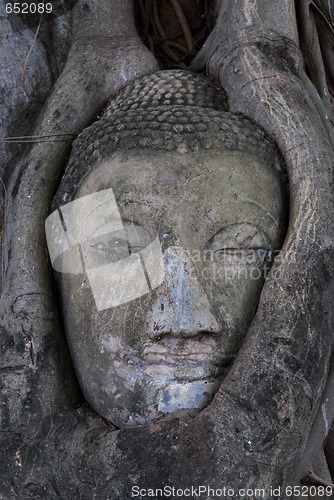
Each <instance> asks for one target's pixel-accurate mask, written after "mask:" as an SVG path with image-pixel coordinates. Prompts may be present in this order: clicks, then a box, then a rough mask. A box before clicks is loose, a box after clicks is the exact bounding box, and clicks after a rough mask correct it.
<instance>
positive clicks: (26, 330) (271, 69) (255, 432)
mask: <svg viewBox="0 0 334 500" xmlns="http://www.w3.org/2000/svg"><path fill="white" fill-rule="evenodd" d="M116 16H117V17H116ZM87 40H90V42H89V43H88V44H87ZM207 47H208V49H207V53H208V64H207V69H208V73H209V74H210V75H211V76H212V77H213V78H216V79H218V80H219V82H220V83H221V85H222V87H223V88H224V89H225V91H226V92H227V95H228V101H229V105H230V109H231V111H233V112H238V113H242V114H243V115H245V116H246V117H248V118H249V119H251V120H252V121H254V122H255V123H257V124H258V125H260V126H261V127H262V128H263V129H264V130H265V131H266V132H267V134H268V135H269V136H270V137H271V138H272V139H273V141H275V142H276V143H277V145H278V147H279V149H280V151H281V153H282V155H283V157H284V161H285V163H286V166H287V168H288V173H289V180H290V193H291V195H290V204H291V206H290V225H289V230H288V234H287V238H286V241H285V244H284V247H283V251H282V254H281V256H280V258H279V259H277V261H276V262H275V264H274V267H273V269H272V272H271V274H270V276H269V279H268V280H267V282H266V284H265V287H264V290H263V294H262V297H261V301H260V304H259V307H258V311H257V314H256V317H255V318H254V321H253V323H252V326H251V328H250V330H249V332H248V334H247V339H246V341H245V343H244V346H243V347H242V349H241V351H240V353H239V356H238V358H237V360H236V362H235V363H234V365H233V367H232V369H231V371H230V373H229V375H228V377H227V379H226V380H225V381H224V383H223V385H222V387H221V389H220V391H219V393H218V394H217V396H216V397H215V399H214V401H213V402H212V404H211V405H210V406H209V407H207V408H206V409H204V410H203V411H201V412H199V413H196V412H195V413H192V412H180V413H176V414H175V415H173V416H172V417H171V418H166V419H164V420H161V421H159V422H157V423H155V424H151V425H147V426H138V427H135V428H131V429H123V430H116V429H113V428H112V426H111V425H110V424H108V423H107V422H106V421H104V420H103V419H102V418H101V417H99V416H98V415H97V414H96V413H95V412H93V411H92V410H91V409H90V408H89V407H87V405H85V404H84V403H83V402H82V399H81V397H80V392H79V391H78V388H77V387H76V385H75V377H74V375H73V371H72V366H71V362H70V359H69V356H68V353H67V348H66V345H65V341H64V337H63V333H62V326H61V321H60V319H59V317H58V313H57V308H56V300H57V299H56V298H55V296H54V289H53V283H52V279H51V272H50V266H49V261H48V259H47V254H46V245H45V236H44V222H45V219H46V217H47V215H48V213H49V207H50V203H51V199H52V197H53V195H54V193H55V190H56V188H57V185H58V183H59V180H60V177H61V174H62V169H63V166H64V163H65V161H66V157H67V155H68V152H69V149H70V141H68V142H67V141H66V140H65V141H61V142H60V141H58V142H57V141H54V142H42V143H38V144H36V145H34V146H33V147H32V148H31V149H30V151H29V152H27V154H26V156H25V157H24V158H23V159H22V160H21V162H20V163H19V165H18V167H17V169H16V170H15V172H14V173H13V176H12V179H11V183H10V186H9V189H8V205H7V206H8V208H7V220H6V234H5V270H6V271H5V280H4V287H3V295H2V299H1V304H0V307H1V343H2V348H3V352H4V353H5V354H4V356H3V357H2V360H1V362H2V368H1V372H2V383H3V394H2V398H3V399H2V403H3V404H2V405H1V408H2V421H3V424H2V427H3V431H4V432H3V437H2V447H3V450H4V453H5V457H6V460H5V461H3V462H2V463H1V465H0V470H1V475H2V478H3V486H2V488H3V489H2V494H3V495H4V497H5V498H6V499H7V498H30V497H33V498H47V499H56V498H64V499H65V498H68V497H69V496H72V497H74V498H78V499H79V498H83V499H85V498H99V499H108V498H110V499H113V500H114V499H115V500H116V499H124V498H128V497H129V496H130V495H131V488H132V487H133V486H134V485H138V486H140V487H141V488H162V487H163V486H164V485H172V486H175V487H177V488H186V487H191V486H194V487H198V486H199V485H201V484H205V485H207V486H210V487H211V488H212V489H218V488H220V489H221V488H223V487H226V488H233V490H234V493H233V495H232V494H231V495H230V497H231V498H239V497H240V495H239V493H238V490H239V489H240V488H245V489H247V488H250V489H253V490H255V489H258V488H263V489H264V490H265V493H266V494H265V498H271V497H272V494H271V493H270V492H271V488H278V487H280V488H282V495H281V497H280V498H282V499H284V498H286V495H285V490H284V488H285V486H287V485H290V486H291V485H292V486H293V485H294V484H295V483H296V482H298V481H299V480H300V479H301V478H302V476H303V475H304V474H305V473H306V472H307V470H306V469H307V468H308V463H305V464H304V462H303V461H302V456H303V453H304V452H305V450H306V451H307V453H308V456H309V461H310V462H312V460H314V458H315V456H316V455H317V450H316V449H315V447H313V446H311V447H307V444H308V442H309V443H310V442H311V441H312V439H311V438H310V433H311V429H312V425H313V424H314V423H315V421H316V419H317V418H320V421H321V415H322V414H323V413H319V409H320V411H322V410H321V408H322V406H323V405H325V411H326V412H327V413H326V415H327V417H328V421H329V422H330V420H331V419H332V415H333V409H332V407H331V406H330V405H327V404H326V397H327V396H326V394H328V393H329V394H331V392H330V391H331V385H328V384H327V380H328V376H329V366H330V359H331V355H332V349H333V326H332V325H333V304H332V303H331V301H330V300H329V299H330V297H333V273H334V263H333V234H334V232H333V224H334V207H333V183H332V179H333V171H332V165H333V160H332V158H333V147H332V145H331V142H330V138H329V136H328V134H327V132H326V129H325V127H324V125H323V121H322V119H321V118H320V116H319V114H318V112H317V110H316V108H315V106H314V103H313V100H312V99H311V97H310V96H309V93H308V90H307V88H306V86H305V73H304V67H303V59H302V55H301V52H300V49H299V46H298V35H297V26H296V19H295V8H294V3H293V2H292V0H285V1H284V0H282V1H280V2H276V3H273V2H269V0H240V1H239V2H234V1H232V0H225V1H224V2H222V3H221V9H220V13H219V17H218V21H217V26H216V28H215V30H214V32H213V34H212V35H211V38H210V41H209V42H208V45H207ZM155 69H156V63H155V61H154V59H153V57H152V56H151V55H150V53H149V52H148V51H147V50H146V49H145V48H144V47H143V45H142V44H141V42H140V41H139V39H138V38H137V35H136V33H135V29H134V25H133V22H132V13H131V3H130V2H117V1H114V2H102V1H100V0H95V1H94V0H86V1H85V2H83V1H81V0H80V1H79V2H78V3H77V5H76V7H75V12H74V32H73V41H72V46H71V49H70V53H69V56H68V60H67V63H66V65H65V68H64V70H63V72H62V74H61V75H60V78H59V79H58V81H57V83H56V85H55V87H54V89H53V91H52V94H51V95H50V97H49V100H48V102H47V103H46V106H45V109H44V111H43V113H42V114H41V117H40V119H39V121H38V123H37V125H36V127H35V130H34V135H45V134H50V135H51V134H57V135H58V139H59V136H60V138H61V139H67V138H68V136H66V134H68V133H70V134H73V135H76V134H77V133H78V132H80V130H82V129H83V128H84V127H85V126H87V125H88V124H89V123H90V122H91V121H92V120H93V119H94V116H95V115H96V114H97V113H98V111H99V110H100V108H101V107H102V105H103V103H104V102H105V101H106V100H107V99H108V98H109V97H110V96H112V95H115V94H116V93H117V91H118V90H119V89H120V88H121V87H122V85H123V84H124V83H126V82H128V81H131V80H132V79H134V78H138V77H140V76H141V75H144V74H146V73H150V72H153V71H154V70H155ZM325 388H326V390H327V391H329V392H327V393H326V392H324V391H325ZM322 398H323V399H322ZM319 415H320V417H319ZM252 496H253V499H254V500H255V499H257V498H263V497H262V496H261V495H260V493H259V492H255V491H254V494H253V495H252ZM209 498H215V494H214V493H211V496H209ZM276 498H277V497H276Z"/></svg>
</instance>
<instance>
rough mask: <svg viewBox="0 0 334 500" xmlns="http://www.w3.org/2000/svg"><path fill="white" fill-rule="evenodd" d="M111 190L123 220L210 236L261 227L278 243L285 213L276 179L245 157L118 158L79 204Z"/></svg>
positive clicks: (96, 174) (86, 188)
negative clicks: (231, 228)
mask: <svg viewBox="0 0 334 500" xmlns="http://www.w3.org/2000/svg"><path fill="white" fill-rule="evenodd" d="M110 188H112V190H113V192H114V195H115V199H116V201H117V204H118V207H119V209H120V212H121V215H122V217H123V218H124V219H128V220H131V221H134V222H136V223H137V224H146V225H149V226H154V227H157V226H161V227H173V228H175V229H177V228H180V230H182V231H184V230H185V229H187V227H188V228H189V230H190V231H196V227H200V228H201V229H202V231H204V232H208V235H209V234H212V233H213V232H214V231H218V230H219V229H220V228H221V227H223V226H224V225H228V224H234V223H240V222H248V223H250V224H255V225H260V226H261V229H262V230H264V231H265V232H266V233H267V234H268V236H269V237H270V238H272V239H276V233H277V232H278V226H279V223H280V218H281V211H282V193H281V185H280V180H279V177H278V174H277V173H276V172H275V171H274V170H273V168H272V167H271V166H268V165H266V164H265V163H264V162H263V160H260V159H258V158H257V157H255V156H254V155H251V154H249V153H246V152H241V151H228V150H226V151H205V152H197V153H194V152H187V153H185V154H182V153H179V152H171V153H167V152H163V155H162V154H159V153H158V152H156V151H152V152H148V151H143V152H138V153H136V154H134V153H132V152H127V154H124V153H123V154H115V155H114V156H112V157H111V158H109V159H107V160H104V161H103V162H102V163H101V164H100V165H97V166H96V167H95V168H94V169H92V171H91V172H90V173H89V174H88V176H87V177H86V178H85V180H84V181H83V183H82V184H81V186H80V188H79V190H78V192H77V195H76V198H78V197H81V196H85V195H87V194H91V193H94V192H97V191H101V190H103V189H110Z"/></svg>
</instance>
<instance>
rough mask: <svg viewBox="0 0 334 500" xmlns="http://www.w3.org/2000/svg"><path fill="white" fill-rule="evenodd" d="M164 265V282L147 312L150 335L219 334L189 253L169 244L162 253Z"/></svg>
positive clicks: (155, 336)
mask: <svg viewBox="0 0 334 500" xmlns="http://www.w3.org/2000/svg"><path fill="white" fill-rule="evenodd" d="M164 268H165V278H164V281H163V283H162V284H161V286H160V287H159V289H157V292H158V296H157V298H156V300H155V302H154V304H153V306H152V309H151V311H150V312H149V315H148V330H149V333H150V336H151V338H153V339H156V338H158V337H161V336H162V335H167V334H169V335H172V336H173V337H179V338H188V337H194V336H195V335H199V334H211V335H212V334H218V333H219V332H220V328H219V325H218V323H217V320H216V319H215V317H214V316H213V314H212V313H211V311H210V304H209V300H208V298H207V296H206V294H205V292H204V290H203V288H202V287H201V285H200V283H199V281H198V276H197V270H196V268H195V266H194V264H193V263H192V261H191V256H190V254H189V252H188V251H186V250H184V249H183V248H182V247H179V246H172V247H169V248H168V249H167V250H166V251H165V253H164Z"/></svg>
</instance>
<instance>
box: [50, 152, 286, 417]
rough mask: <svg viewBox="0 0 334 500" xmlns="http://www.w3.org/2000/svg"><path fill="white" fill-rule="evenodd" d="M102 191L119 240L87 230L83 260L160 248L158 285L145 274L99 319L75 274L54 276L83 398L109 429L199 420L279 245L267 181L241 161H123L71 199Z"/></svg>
mask: <svg viewBox="0 0 334 500" xmlns="http://www.w3.org/2000/svg"><path fill="white" fill-rule="evenodd" d="M108 189H109V190H110V189H112V192H113V194H114V196H115V200H116V203H117V207H118V210H119V214H120V216H121V219H122V223H123V228H122V229H120V231H119V233H118V232H117V231H116V232H115V233H109V234H105V235H102V236H98V237H96V236H94V230H93V231H92V235H91V236H92V237H91V238H90V239H89V241H88V243H86V245H85V248H84V249H83V252H86V256H87V252H88V254H89V259H91V261H92V262H95V267H97V266H102V265H104V264H108V263H110V262H121V261H122V259H126V258H128V257H129V256H130V257H131V256H133V258H135V256H136V254H138V253H140V252H141V251H143V249H145V248H147V247H148V245H150V244H151V243H152V242H154V241H156V242H158V243H159V242H160V248H161V252H160V255H161V259H162V260H161V262H162V271H163V273H162V274H161V265H160V264H159V263H156V267H154V266H155V263H154V262H153V263H152V266H151V273H150V276H152V272H153V275H154V272H155V271H156V273H157V276H158V275H159V276H160V278H159V279H158V280H157V283H158V284H156V285H155V286H152V287H150V289H149V290H148V291H146V292H145V291H144V292H143V291H142V292H141V294H139V293H138V294H137V296H136V298H132V299H131V300H128V301H123V302H122V301H121V300H120V301H119V303H118V305H115V306H110V307H107V308H101V307H100V308H98V307H97V303H96V296H95V298H94V293H93V290H92V281H91V280H90V279H89V277H88V275H87V274H85V273H77V274H64V273H61V274H60V285H61V295H62V303H63V311H64V318H65V324H66V330H67V337H68V342H69V345H70V350H71V353H72V357H73V361H74V365H75V368H76V371H77V375H78V379H79V382H80V385H81V388H82V390H83V393H84V395H85V397H86V399H87V401H88V402H89V403H90V404H91V406H92V407H93V408H94V409H95V410H96V411H98V412H99V413H100V414H101V415H103V416H104V417H105V418H107V419H108V420H110V421H111V422H113V423H114V424H116V425H118V426H124V425H133V424H141V423H145V422H148V421H152V420H154V419H157V418H160V417H161V416H163V415H164V414H166V413H170V412H173V411H176V410H179V409H184V408H202V407H204V406H205V405H207V404H208V403H209V402H210V400H211V399H212V397H213V396H214V394H215V392H216V391H217V390H218V388H219V386H220V384H221V382H222V380H223V378H224V376H225V374H226V371H227V370H228V368H229V366H230V364H231V362H232V361H233V359H234V358H235V356H236V355H237V353H238V350H239V348H240V346H241V344H242V341H243V339H244V336H245V334H246V331H247V329H248V327H249V325H250V322H251V320H252V318H253V316H254V313H255V310H256V306H257V303H258V300H259V297H260V293H261V289H262V286H263V283H264V279H265V275H266V273H267V272H268V269H269V266H270V260H271V255H272V252H273V251H274V250H275V249H277V248H278V245H279V244H280V241H281V237H282V217H283V198H282V188H281V183H280V179H279V177H278V174H277V173H276V172H275V171H274V170H273V169H272V168H269V167H268V166H267V165H266V164H264V163H263V162H262V161H261V160H259V159H258V158H256V157H254V156H253V155H251V154H248V153H245V152H238V151H226V152H222V151H217V152H215V151H209V152H199V153H196V154H195V153H192V152H187V153H185V154H181V153H177V152H171V153H166V152H164V156H163V161H161V155H159V153H157V152H156V151H152V152H151V153H150V154H148V153H147V151H145V152H144V151H143V152H139V153H136V154H135V155H134V154H133V153H132V152H129V153H127V154H125V153H122V154H121V153H118V154H115V155H114V156H113V157H112V158H110V159H109V160H105V161H104V162H103V163H101V164H99V165H98V166H96V168H95V169H93V170H92V171H91V173H90V174H88V176H86V178H85V179H84V181H83V182H82V184H81V186H80V188H79V190H78V191H77V193H76V198H75V199H81V198H83V197H85V196H87V195H91V194H93V193H96V192H101V191H104V190H108ZM101 203H102V204H103V201H102V202H101ZM84 209H85V206H84V203H83V204H82V207H81V209H80V210H84ZM92 210H93V212H94V207H93V209H92ZM96 210H101V205H100V206H98V207H96ZM105 213H106V214H107V213H108V207H107V205H106V206H105ZM107 219H108V217H106V220H107ZM99 225H101V223H100V222H99ZM99 232H100V233H101V231H99ZM102 233H103V231H102ZM160 248H159V251H160ZM138 259H139V257H138ZM101 269H102V268H101ZM105 269H108V268H107V267H106V268H105ZM109 272H110V270H109ZM88 274H89V273H88ZM133 281H134V283H136V276H135V275H134V276H133ZM106 293H108V291H106V290H105V291H104V295H106ZM110 293H111V292H110ZM120 293H121V292H120ZM104 300H105V297H104ZM107 303H108V302H107ZM109 305H110V304H109ZM99 309H100V310H99Z"/></svg>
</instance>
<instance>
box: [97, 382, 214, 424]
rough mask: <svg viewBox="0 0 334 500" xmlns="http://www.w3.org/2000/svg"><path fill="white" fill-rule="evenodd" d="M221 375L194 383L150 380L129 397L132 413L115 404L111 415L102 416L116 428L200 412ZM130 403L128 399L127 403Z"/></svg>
mask: <svg viewBox="0 0 334 500" xmlns="http://www.w3.org/2000/svg"><path fill="white" fill-rule="evenodd" d="M223 378H224V375H221V376H220V377H214V378H212V377H211V378H203V379H200V380H193V381H177V380H174V381H165V383H162V381H161V380H160V381H154V380H152V381H151V384H150V387H146V388H142V390H141V391H139V393H135V392H134V393H133V394H132V396H130V400H131V404H130V405H129V406H131V408H132V409H131V411H129V409H128V407H123V408H122V406H121V405H120V404H119V403H120V402H119V401H118V402H117V403H116V405H115V406H114V408H113V414H112V415H108V416H107V415H105V416H106V418H107V419H108V420H110V421H111V422H112V423H114V424H115V425H117V426H118V427H127V426H133V425H142V424H147V423H150V422H154V421H157V420H159V419H161V418H163V417H165V416H167V415H170V414H172V413H173V412H176V411H179V410H200V409H202V408H204V407H205V406H207V405H208V404H209V403H210V401H211V400H212V398H213V396H214V395H215V393H216V392H217V391H218V389H219V387H220V384H221V382H222V379H223ZM128 401H129V400H128Z"/></svg>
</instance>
